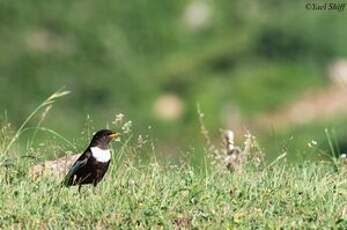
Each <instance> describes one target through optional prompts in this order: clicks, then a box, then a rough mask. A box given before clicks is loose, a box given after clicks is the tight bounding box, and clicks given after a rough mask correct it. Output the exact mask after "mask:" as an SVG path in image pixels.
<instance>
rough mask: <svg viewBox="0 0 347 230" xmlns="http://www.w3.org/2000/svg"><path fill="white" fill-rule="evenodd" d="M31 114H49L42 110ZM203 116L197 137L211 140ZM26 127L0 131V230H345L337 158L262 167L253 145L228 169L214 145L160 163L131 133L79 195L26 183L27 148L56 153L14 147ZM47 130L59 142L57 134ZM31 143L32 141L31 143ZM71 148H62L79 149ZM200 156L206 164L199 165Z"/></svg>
mask: <svg viewBox="0 0 347 230" xmlns="http://www.w3.org/2000/svg"><path fill="white" fill-rule="evenodd" d="M53 95H58V96H63V94H61V93H56V94H53ZM51 97H52V96H51ZM51 97H49V98H51ZM57 98H58V97H57ZM48 105H52V103H49V104H48ZM37 108H40V109H42V110H43V114H45V113H47V111H46V110H44V109H43V108H44V106H43V107H42V105H39V107H37ZM40 109H36V110H35V111H37V112H39V110H40ZM37 112H35V114H36V113H37ZM35 114H34V115H35ZM199 114H200V119H201V121H200V122H201V127H202V131H203V132H202V134H203V136H204V137H205V138H208V132H207V130H205V128H204V127H205V126H204V124H203V122H204V121H203V117H201V112H200V111H199ZM34 115H32V114H31V115H30V116H29V117H28V119H32V118H33V117H34ZM36 115H37V114H36ZM45 115H47V114H45ZM28 119H27V120H28ZM117 122H119V121H117ZM117 122H115V123H117ZM26 123H27V122H26V121H25V122H24V123H23V125H22V126H21V127H20V129H18V130H17V131H15V132H14V131H11V130H12V129H11V126H10V125H3V127H1V133H0V134H1V135H0V159H1V161H0V164H1V167H0V184H1V186H0V228H1V229H37V228H43V229H48V228H53V229H65V228H68V229H81V228H83V229H91V228H93V229H94V228H97V229H105V228H117V229H118V228H120V229H149V228H151V229H235V228H236V229H252V228H270V229H273V228H276V229H278V228H284V229H287V228H321V227H324V228H341V229H343V228H345V227H347V203H346V196H347V180H346V169H345V167H346V165H344V164H343V163H341V162H339V161H336V160H332V161H328V160H325V161H324V160H319V161H318V160H317V161H305V162H301V163H297V164H289V163H287V155H290V154H291V153H290V152H285V153H282V154H281V155H280V156H279V157H278V158H277V159H276V160H274V161H272V162H261V163H259V162H256V161H255V160H253V158H254V159H256V158H255V157H253V158H252V156H256V155H255V154H256V152H253V149H251V150H250V152H249V155H248V161H247V162H246V164H245V165H244V166H243V167H242V168H241V169H239V170H237V171H234V172H229V171H228V170H226V167H225V166H224V165H221V164H213V162H215V161H214V160H213V157H214V155H213V154H211V151H212V150H213V151H215V149H214V148H211V145H212V143H208V146H207V147H204V146H198V147H197V148H196V150H195V151H192V155H189V154H188V153H187V154H186V155H188V156H186V159H179V160H178V161H176V162H173V161H168V160H167V159H166V158H162V157H160V155H164V154H160V153H158V152H157V150H156V147H155V144H154V143H153V141H151V140H150V138H149V137H144V138H145V140H141V146H140V145H139V140H136V138H134V137H133V134H132V133H131V132H130V133H128V134H127V135H126V137H127V138H125V139H124V140H123V142H122V144H120V143H116V145H115V148H114V150H115V154H114V157H113V161H112V164H111V168H110V171H109V172H108V173H107V175H106V178H105V179H104V181H102V182H101V183H100V184H99V186H98V187H97V188H96V189H93V188H92V187H90V186H85V187H83V188H82V192H81V194H79V193H78V191H77V188H65V187H61V181H62V179H63V178H58V177H54V176H50V175H44V176H42V177H39V178H37V179H33V178H31V177H30V174H29V169H30V167H32V165H34V164H35V163H37V161H38V160H37V159H36V158H30V157H27V156H28V154H27V152H28V151H30V152H39V154H40V153H47V152H53V151H55V150H56V149H57V148H56V146H54V142H53V141H52V143H49V144H47V145H44V146H42V145H39V146H38V147H37V146H35V145H27V148H29V149H24V150H16V151H15V148H14V146H16V145H15V144H16V142H17V141H18V139H19V137H20V136H21V134H22V131H23V130H26V129H29V128H30V127H26ZM127 123H129V122H126V121H123V124H127ZM41 124H42V116H41V119H40V120H39V123H38V125H37V127H38V128H39V129H45V127H43V126H41ZM47 133H49V134H50V135H52V137H57V134H56V133H54V131H52V132H47ZM88 133H89V130H88ZM32 135H36V132H35V131H34V132H33V134H32ZM58 137H60V136H58ZM13 138H15V140H14V139H13ZM33 138H34V137H33V136H29V138H28V139H29V143H32V139H33ZM36 138H38V137H36ZM136 141H137V142H136ZM73 143H74V142H69V147H68V148H70V150H72V149H75V148H77V149H79V147H78V146H74V147H72V146H71V145H73ZM59 144H61V143H59V142H58V141H57V142H56V143H55V145H59ZM9 145H10V146H9ZM212 147H213V146H212ZM81 150H82V149H81ZM217 150H218V148H217ZM258 150H259V149H258ZM317 151H318V149H317ZM197 154H198V155H200V159H203V160H202V161H200V163H197V162H199V161H196V159H195V158H196V157H197V156H196V155H197ZM45 157H46V156H42V158H45ZM42 158H41V159H42ZM182 158H183V157H182Z"/></svg>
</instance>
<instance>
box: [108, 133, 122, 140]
mask: <svg viewBox="0 0 347 230" xmlns="http://www.w3.org/2000/svg"><path fill="white" fill-rule="evenodd" d="M108 136H109V137H110V138H111V139H115V138H117V137H119V136H120V133H112V134H110V135H108Z"/></svg>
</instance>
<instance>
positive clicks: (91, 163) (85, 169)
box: [64, 129, 120, 191]
mask: <svg viewBox="0 0 347 230" xmlns="http://www.w3.org/2000/svg"><path fill="white" fill-rule="evenodd" d="M119 135H120V134H119V133H116V132H113V131H111V130H108V129H102V130H100V131H98V132H97V133H96V134H95V135H94V136H93V138H92V141H91V142H90V144H89V146H88V148H87V149H86V150H85V151H84V153H83V154H82V155H81V156H80V157H79V158H78V159H77V160H76V162H75V163H74V164H73V165H72V167H71V169H70V170H69V172H68V173H67V175H66V176H65V180H64V184H65V186H67V187H69V186H73V185H78V186H79V187H78V191H80V189H81V186H82V185H83V184H93V185H94V187H95V186H96V185H97V184H98V183H99V182H100V181H101V180H102V178H103V177H104V175H105V173H106V171H107V169H108V167H109V165H110V162H111V151H110V149H109V148H108V144H109V143H110V142H111V141H112V140H113V139H115V138H117V137H118V136H119Z"/></svg>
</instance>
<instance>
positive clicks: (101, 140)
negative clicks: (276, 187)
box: [90, 129, 120, 149]
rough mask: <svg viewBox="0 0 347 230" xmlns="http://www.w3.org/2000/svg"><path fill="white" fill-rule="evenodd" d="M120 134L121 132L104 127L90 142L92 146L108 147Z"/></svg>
mask: <svg viewBox="0 0 347 230" xmlns="http://www.w3.org/2000/svg"><path fill="white" fill-rule="evenodd" d="M119 136H120V133H117V132H114V131H111V130H108V129H102V130H99V131H97V132H96V133H95V134H94V136H93V139H92V141H91V142H90V146H99V147H100V148H103V149H105V148H107V145H108V144H109V143H110V142H111V141H112V140H114V139H116V138H117V137H119Z"/></svg>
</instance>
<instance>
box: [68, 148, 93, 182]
mask: <svg viewBox="0 0 347 230" xmlns="http://www.w3.org/2000/svg"><path fill="white" fill-rule="evenodd" d="M89 157H90V154H88V152H85V153H83V154H82V155H81V156H80V157H79V158H78V159H77V160H76V161H75V163H74V164H73V165H72V166H71V168H70V170H69V172H68V173H67V174H66V176H65V178H64V185H65V186H69V185H72V184H73V177H74V175H75V174H76V173H77V171H78V170H80V169H81V168H83V167H84V166H85V165H86V164H87V162H88V159H89Z"/></svg>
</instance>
